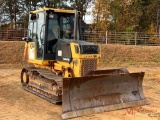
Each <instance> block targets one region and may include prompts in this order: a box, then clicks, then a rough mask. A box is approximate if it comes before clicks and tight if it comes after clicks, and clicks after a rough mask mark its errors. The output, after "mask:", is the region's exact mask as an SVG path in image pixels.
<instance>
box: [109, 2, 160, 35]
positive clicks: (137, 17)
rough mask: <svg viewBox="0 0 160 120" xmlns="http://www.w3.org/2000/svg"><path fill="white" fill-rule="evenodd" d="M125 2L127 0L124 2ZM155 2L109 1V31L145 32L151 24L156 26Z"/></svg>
mask: <svg viewBox="0 0 160 120" xmlns="http://www.w3.org/2000/svg"><path fill="white" fill-rule="evenodd" d="M126 1H127V0H126ZM157 5H158V1H157V0H131V1H130V2H129V1H128V2H125V1H119V0H113V1H111V15H112V17H113V20H112V21H111V22H110V26H111V27H110V30H112V31H113V30H115V31H127V32H128V31H129V32H132V31H137V32H141V31H147V30H149V29H150V25H151V23H154V24H156V12H157V9H158V6H157Z"/></svg>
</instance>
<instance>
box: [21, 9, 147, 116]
mask: <svg viewBox="0 0 160 120" xmlns="http://www.w3.org/2000/svg"><path fill="white" fill-rule="evenodd" d="M81 21H82V17H81V14H80V12H79V11H77V10H64V9H53V8H46V7H45V8H41V9H38V10H35V11H31V12H30V13H29V25H28V35H27V37H24V38H23V40H25V50H24V59H25V61H27V62H28V63H31V64H32V65H33V66H32V67H26V68H23V69H22V71H21V84H22V86H23V88H24V89H25V90H27V91H29V92H31V93H33V94H35V95H37V96H39V97H42V98H43V99H45V100H47V101H49V102H51V103H54V104H62V118H63V119H69V118H75V117H80V116H84V115H89V114H95V113H101V112H106V111H112V110H118V109H123V108H128V107H135V106H142V105H146V104H149V101H148V99H147V98H145V96H144V94H143V88H142V82H143V77H144V74H145V73H144V72H137V73H129V71H128V70H127V69H125V68H119V69H105V70H98V69H97V64H98V61H99V59H100V58H101V49H100V45H98V44H94V43H90V42H86V41H84V35H83V34H82V33H83V31H82V25H81Z"/></svg>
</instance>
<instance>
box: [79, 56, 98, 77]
mask: <svg viewBox="0 0 160 120" xmlns="http://www.w3.org/2000/svg"><path fill="white" fill-rule="evenodd" d="M81 63H82V66H81V76H86V75H87V74H88V73H89V72H90V71H93V70H96V68H97V60H95V59H90V60H81Z"/></svg>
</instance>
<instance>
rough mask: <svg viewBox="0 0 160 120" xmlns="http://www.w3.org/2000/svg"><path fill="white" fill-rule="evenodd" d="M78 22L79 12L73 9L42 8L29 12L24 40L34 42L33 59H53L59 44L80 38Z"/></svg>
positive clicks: (79, 22)
mask: <svg viewBox="0 0 160 120" xmlns="http://www.w3.org/2000/svg"><path fill="white" fill-rule="evenodd" d="M76 13H77V15H76ZM76 19H77V20H76ZM75 20H76V21H77V22H75ZM75 23H76V24H75ZM80 24H81V21H80V13H79V12H77V11H73V10H58V9H52V8H43V9H40V10H36V11H32V12H30V15H29V26H28V32H29V33H28V37H27V39H26V41H27V42H35V43H36V46H34V49H36V50H35V51H36V53H35V54H36V57H35V59H37V60H55V59H56V52H57V46H58V45H59V44H62V43H63V42H64V41H70V40H73V39H75V37H76V39H78V40H81V39H82V37H81V35H82V34H81V27H80V26H81V25H80ZM75 29H76V30H75ZM75 34H76V35H75ZM32 48H33V46H32Z"/></svg>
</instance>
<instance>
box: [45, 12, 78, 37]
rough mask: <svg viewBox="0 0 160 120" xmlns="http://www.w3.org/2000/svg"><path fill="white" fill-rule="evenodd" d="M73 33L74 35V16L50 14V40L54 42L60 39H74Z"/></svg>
mask: <svg viewBox="0 0 160 120" xmlns="http://www.w3.org/2000/svg"><path fill="white" fill-rule="evenodd" d="M77 32H78V31H77ZM73 33H74V14H69V13H53V14H49V19H48V40H53V39H58V38H61V39H73V37H74V34H73ZM77 36H78V35H77Z"/></svg>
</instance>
